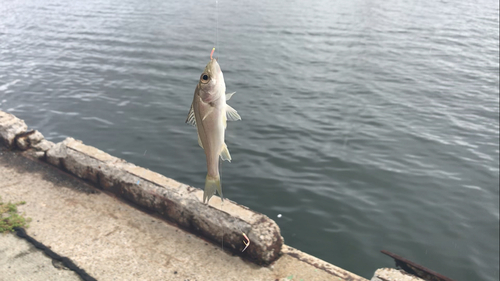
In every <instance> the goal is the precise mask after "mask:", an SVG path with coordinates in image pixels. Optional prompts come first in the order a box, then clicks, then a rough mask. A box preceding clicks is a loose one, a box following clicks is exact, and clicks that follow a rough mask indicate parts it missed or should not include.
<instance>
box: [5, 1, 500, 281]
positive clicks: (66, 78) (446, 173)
mask: <svg viewBox="0 0 500 281" xmlns="http://www.w3.org/2000/svg"><path fill="white" fill-rule="evenodd" d="M212 2H213V3H212ZM498 4H499V3H498V1H493V0H491V1H488V0H484V1H466V0H459V1H431V0H428V1H410V0H401V1H396V0H389V1H385V0H384V1H383V0H374V1H362V0H354V1H347V0H342V1H340V0H339V1H321V0H314V1H293V0H288V1H284V0H277V1H262V0H256V1H222V0H221V1H219V3H218V13H217V12H216V8H215V1H208V2H207V1H203V2H202V1H193V0H190V1H168V0H164V1H159V0H120V1H116V0H109V1H103V0H90V1H62V0H46V1H37V0H17V1H14V0H0V15H1V16H0V110H4V111H8V112H11V113H13V114H15V115H17V116H18V117H20V118H22V119H24V120H25V121H26V122H27V124H29V125H30V126H31V127H32V128H35V129H38V130H39V131H41V132H42V133H43V134H44V135H45V136H46V137H47V138H48V139H50V140H52V141H61V140H62V139H64V138H66V137H68V136H71V137H74V138H77V139H81V140H82V141H83V142H84V143H86V144H89V145H93V146H96V147H98V148H100V149H102V150H104V151H107V152H108V153H110V154H112V155H115V156H118V157H121V158H124V159H126V160H128V161H130V162H133V163H135V164H137V165H140V166H144V167H147V168H149V169H151V170H153V171H156V172H159V173H161V174H164V175H166V176H169V177H172V178H174V179H176V180H178V181H181V182H184V183H187V184H190V185H193V186H196V187H200V188H201V187H203V186H204V180H205V175H206V167H205V158H204V157H205V156H204V154H203V151H202V150H201V149H200V148H199V147H198V144H197V140H196V130H195V129H194V128H193V127H191V126H189V125H186V124H185V123H184V121H185V118H186V116H187V113H188V109H189V106H190V103H191V101H192V96H193V92H194V88H195V86H196V83H197V81H198V78H199V75H200V74H201V72H202V71H203V68H204V67H205V65H206V63H207V62H208V60H209V54H210V51H211V49H212V47H213V46H214V44H216V45H217V49H216V52H215V56H218V57H219V63H220V65H221V68H222V70H223V71H224V75H225V80H226V86H227V89H228V91H229V92H232V91H236V92H237V93H236V94H235V95H234V96H233V98H232V99H231V100H230V101H229V104H230V105H231V106H233V107H234V108H235V109H237V110H238V112H239V113H240V115H241V116H242V118H243V120H242V121H238V122H232V123H229V124H228V130H227V136H226V139H227V144H228V147H229V150H230V152H231V155H232V157H233V162H232V163H227V162H225V163H224V164H223V167H222V179H223V189H224V195H225V196H226V197H228V198H230V199H232V200H234V201H236V202H238V203H241V204H243V205H246V206H249V207H250V208H252V209H254V210H257V211H259V212H262V213H264V214H266V215H268V216H269V217H271V218H273V219H275V220H276V221H277V223H278V224H279V226H280V227H281V231H282V235H283V236H284V238H285V241H286V243H287V244H289V245H291V246H293V247H296V248H298V249H300V250H302V251H305V252H307V253H309V254H312V255H315V256H317V257H319V258H321V259H324V260H326V261H328V262H331V263H333V264H335V265H337V266H340V267H343V268H345V269H347V270H350V271H352V272H354V273H357V274H359V275H362V276H364V277H367V278H370V277H371V276H372V275H373V272H374V271H375V269H377V268H379V267H385V266H393V261H392V260H391V259H390V258H388V257H385V256H384V255H382V254H381V253H380V252H379V251H380V250H382V249H386V250H389V251H392V252H395V253H397V254H399V255H402V256H404V257H407V258H409V259H411V260H413V261H415V262H417V263H420V264H422V265H424V266H427V267H429V268H431V269H433V270H435V271H437V272H439V273H442V274H444V275H447V276H449V277H451V278H454V279H456V280H490V281H493V280H499V238H498V237H499V187H498V186H499V63H498V61H499V8H498ZM217 14H218V22H219V24H218V27H219V28H218V40H217V42H215V41H216V40H215V37H216V36H215V35H216V21H217ZM70 211H71V210H68V212H70ZM279 214H281V215H282V216H281V217H279V218H278V215H279ZM214 262H216V261H214Z"/></svg>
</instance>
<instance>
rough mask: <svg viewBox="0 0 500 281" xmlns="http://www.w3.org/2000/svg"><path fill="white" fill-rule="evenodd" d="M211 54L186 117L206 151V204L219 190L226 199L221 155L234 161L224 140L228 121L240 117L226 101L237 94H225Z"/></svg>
mask: <svg viewBox="0 0 500 281" xmlns="http://www.w3.org/2000/svg"><path fill="white" fill-rule="evenodd" d="M212 54H213V50H212ZM212 54H211V55H210V61H209V62H208V64H207V66H206V67H205V70H204V71H203V73H202V74H201V76H200V80H199V81H198V84H197V85H196V89H195V91H194V97H193V102H192V104H191V108H190V110H189V113H188V116H187V119H186V123H188V124H191V125H193V126H196V131H197V133H198V144H199V146H201V148H203V149H204V151H205V156H206V160H207V176H206V178H205V190H204V192H203V203H207V204H208V202H209V201H210V198H211V197H212V196H213V195H215V193H216V192H217V193H218V194H219V196H220V198H221V200H222V201H223V200H224V197H223V195H222V186H221V183H220V175H219V158H220V159H222V160H223V161H229V162H231V154H229V150H228V148H227V145H226V143H225V140H224V135H225V131H226V127H227V121H237V120H241V117H240V115H239V114H238V112H237V111H236V110H235V109H234V108H232V107H231V106H229V105H228V104H227V103H226V101H227V100H229V99H230V98H231V97H232V96H233V94H234V93H226V84H225V83H224V75H223V74H222V70H221V68H220V66H219V63H218V62H217V60H216V59H215V58H212Z"/></svg>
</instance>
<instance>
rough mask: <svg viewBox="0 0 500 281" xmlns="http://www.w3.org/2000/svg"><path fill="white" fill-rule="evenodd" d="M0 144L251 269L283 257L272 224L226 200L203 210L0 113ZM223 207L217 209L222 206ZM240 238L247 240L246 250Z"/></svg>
mask: <svg viewBox="0 0 500 281" xmlns="http://www.w3.org/2000/svg"><path fill="white" fill-rule="evenodd" d="M0 141H3V143H4V144H5V145H6V146H7V147H8V148H11V149H20V150H22V151H26V153H28V154H29V155H31V156H34V157H35V158H37V159H39V160H42V161H45V162H48V163H50V164H52V165H54V166H56V167H58V168H60V169H62V170H65V171H67V172H69V173H71V174H73V175H75V176H76V177H78V178H80V179H83V180H86V181H87V182H90V183H92V184H93V185H94V186H96V187H97V188H99V189H102V190H105V191H108V192H111V193H114V194H115V195H117V196H118V197H121V198H124V199H126V200H128V201H131V202H132V203H134V204H136V205H138V206H140V207H142V208H145V209H147V210H150V211H153V212H156V213H157V214H159V215H160V216H161V217H162V218H164V219H166V220H169V221H172V222H174V223H176V224H178V225H179V226H180V227H182V228H185V229H187V230H189V231H191V232H194V233H197V234H199V235H200V236H202V237H205V238H207V239H208V240H211V241H213V242H215V243H217V244H221V243H224V247H225V248H226V249H229V250H231V251H232V252H234V253H235V254H238V255H240V256H242V257H244V258H246V259H248V260H250V261H252V262H254V263H256V264H259V265H269V264H270V263H272V262H273V261H275V260H277V259H278V258H279V257H280V256H281V255H282V252H281V250H282V246H283V243H284V241H283V237H282V236H281V234H280V229H279V227H278V225H277V224H276V222H275V221H273V220H271V219H270V218H269V217H267V216H265V215H263V214H260V213H257V212H254V211H252V210H250V209H248V208H247V207H245V206H242V205H239V204H237V203H235V202H233V201H231V200H228V199H226V200H224V202H223V203H222V202H221V201H220V199H219V197H216V196H214V197H212V199H211V200H210V204H209V205H207V204H203V203H202V198H203V191H201V190H200V189H197V188H194V187H191V186H188V185H185V184H182V183H179V182H177V181H175V180H173V179H170V178H167V177H165V176H163V175H160V174H158V173H155V172H152V171H150V170H147V169H145V168H142V167H138V166H135V165H134V164H132V163H128V162H126V161H125V160H123V159H119V158H116V157H114V156H111V155H109V154H108V153H105V152H103V151H101V150H99V149H97V148H95V147H92V146H88V145H85V144H83V143H82V142H81V141H78V140H75V139H73V138H67V139H66V140H64V141H62V142H60V143H57V144H54V143H52V142H49V141H47V140H45V139H44V137H43V135H42V134H41V133H40V132H38V131H34V130H31V131H28V128H27V126H26V124H25V123H24V121H23V120H20V119H18V118H17V117H15V116H14V115H12V114H9V113H6V112H2V111H0ZM221 203H222V204H221ZM243 233H245V234H246V235H247V236H248V238H249V239H250V241H251V243H250V246H249V247H248V248H247V249H246V250H245V251H244V252H242V250H243V249H244V247H245V245H244V243H243V241H244V240H245V238H244V236H243Z"/></svg>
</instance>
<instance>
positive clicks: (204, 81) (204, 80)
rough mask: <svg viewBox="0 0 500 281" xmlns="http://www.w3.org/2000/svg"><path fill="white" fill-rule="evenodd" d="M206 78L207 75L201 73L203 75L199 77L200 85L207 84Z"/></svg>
mask: <svg viewBox="0 0 500 281" xmlns="http://www.w3.org/2000/svg"><path fill="white" fill-rule="evenodd" d="M208 78H209V77H208V75H207V74H206V73H203V74H202V75H201V82H202V83H207V82H208V80H209V79H208Z"/></svg>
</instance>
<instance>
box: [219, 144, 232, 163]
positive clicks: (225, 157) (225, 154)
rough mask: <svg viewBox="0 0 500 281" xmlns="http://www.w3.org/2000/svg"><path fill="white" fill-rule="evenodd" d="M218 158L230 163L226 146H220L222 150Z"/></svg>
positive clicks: (229, 155)
mask: <svg viewBox="0 0 500 281" xmlns="http://www.w3.org/2000/svg"><path fill="white" fill-rule="evenodd" d="M220 158H222V160H223V161H229V162H231V154H229V150H228V149H227V145H226V144H224V145H223V146H222V150H221V152H220Z"/></svg>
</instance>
